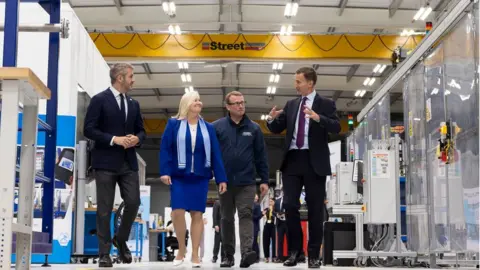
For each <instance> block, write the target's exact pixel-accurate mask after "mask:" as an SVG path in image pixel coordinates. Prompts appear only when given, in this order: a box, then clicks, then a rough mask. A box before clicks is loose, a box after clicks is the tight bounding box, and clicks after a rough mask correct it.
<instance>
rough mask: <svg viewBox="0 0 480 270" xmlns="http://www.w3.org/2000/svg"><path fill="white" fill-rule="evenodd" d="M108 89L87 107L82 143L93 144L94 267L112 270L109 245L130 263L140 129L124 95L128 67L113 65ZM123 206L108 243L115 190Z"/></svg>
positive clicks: (131, 101)
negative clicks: (96, 264) (96, 249)
mask: <svg viewBox="0 0 480 270" xmlns="http://www.w3.org/2000/svg"><path fill="white" fill-rule="evenodd" d="M110 80H111V83H112V86H111V87H109V88H108V89H107V90H105V91H103V92H100V93H98V94H97V95H95V96H94V97H93V98H92V100H91V101H90V105H89V106H88V109H87V114H86V116H85V126H84V134H85V137H87V138H89V139H91V140H93V141H95V147H94V149H93V150H92V168H93V169H94V170H95V184H96V189H97V205H98V208H97V236H98V245H99V256H100V258H99V266H100V267H112V260H111V258H110V256H109V254H110V248H111V245H112V242H113V245H114V246H115V247H116V248H117V249H118V254H119V258H120V260H122V261H123V263H131V262H132V255H131V253H130V250H129V249H128V247H127V243H126V241H127V240H128V236H129V235H130V230H131V227H132V224H133V221H134V220H135V217H136V215H137V211H138V207H139V206H140V184H139V179H138V162H137V155H136V152H135V147H136V146H139V145H140V144H141V143H142V142H143V140H145V129H144V127H143V119H142V115H141V113H140V106H139V104H138V102H137V101H136V100H134V99H132V98H131V97H129V96H128V95H127V92H129V91H130V90H131V89H132V86H133V83H134V81H135V80H134V77H133V66H131V65H129V64H115V65H114V66H113V67H112V68H111V69H110ZM116 184H118V185H119V187H120V194H121V196H122V199H123V201H124V203H125V210H124V211H123V217H122V223H121V224H120V227H119V229H118V232H117V234H116V235H115V236H114V237H113V240H112V238H111V236H110V235H111V234H110V220H111V214H112V210H113V202H114V200H115V186H116Z"/></svg>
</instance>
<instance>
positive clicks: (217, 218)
mask: <svg viewBox="0 0 480 270" xmlns="http://www.w3.org/2000/svg"><path fill="white" fill-rule="evenodd" d="M220 211H221V210H220V200H215V202H214V203H213V217H212V220H213V229H214V230H215V240H214V244H213V258H212V262H213V263H216V262H217V260H218V252H219V251H220V243H221V242H222V235H221V232H220V231H221V228H220V225H221V222H222V215H221V213H220ZM220 258H221V259H222V260H223V250H222V252H221V253H220Z"/></svg>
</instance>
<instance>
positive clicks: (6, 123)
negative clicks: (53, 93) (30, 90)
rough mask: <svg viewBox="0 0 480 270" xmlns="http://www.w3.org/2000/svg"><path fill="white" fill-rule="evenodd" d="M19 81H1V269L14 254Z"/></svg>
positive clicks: (7, 267) (7, 264) (4, 267)
mask: <svg viewBox="0 0 480 270" xmlns="http://www.w3.org/2000/svg"><path fill="white" fill-rule="evenodd" d="M19 85H20V83H19V81H16V80H12V81H7V80H6V81H3V82H2V118H1V122H0V123H1V124H0V149H1V154H0V233H1V234H0V241H1V243H2V245H1V246H0V268H1V269H10V267H11V254H12V231H13V230H12V229H13V228H12V221H13V200H14V192H15V172H16V170H15V168H16V156H17V131H18V104H19V101H20V95H21V94H20V91H18V88H19Z"/></svg>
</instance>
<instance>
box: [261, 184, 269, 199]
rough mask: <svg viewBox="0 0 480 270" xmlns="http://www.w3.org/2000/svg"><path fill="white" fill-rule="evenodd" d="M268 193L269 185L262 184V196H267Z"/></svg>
mask: <svg viewBox="0 0 480 270" xmlns="http://www.w3.org/2000/svg"><path fill="white" fill-rule="evenodd" d="M267 192H268V184H261V185H260V193H261V196H262V197H263V196H265V195H267Z"/></svg>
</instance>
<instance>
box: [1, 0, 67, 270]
mask: <svg viewBox="0 0 480 270" xmlns="http://www.w3.org/2000/svg"><path fill="white" fill-rule="evenodd" d="M22 2H35V3H38V4H40V5H41V6H42V7H43V8H44V9H45V11H46V12H47V13H49V14H50V24H52V25H58V24H59V23H60V8H61V1H60V0H37V1H35V0H27V1H22ZM19 8H20V0H6V1H5V24H4V50H3V66H4V67H16V66H17V50H18V32H19V24H18V21H19ZM49 35H50V37H49V50H48V83H47V87H48V88H49V89H50V91H51V97H50V99H49V100H48V101H47V113H46V123H43V125H42V126H44V128H43V129H40V130H39V131H44V132H46V133H47V136H46V139H45V162H44V175H45V177H46V178H48V179H50V180H51V181H48V182H44V183H43V197H42V206H43V207H42V232H45V233H48V234H49V242H50V243H52V237H53V217H54V215H53V209H54V208H53V201H54V189H55V181H54V180H55V179H54V178H55V160H56V141H57V129H56V127H57V105H58V100H57V98H58V94H57V92H58V66H59V55H60V53H59V50H60V33H59V32H57V31H54V32H50V34H49ZM7 86H8V84H7V85H5V84H4V85H3V90H4V94H3V99H4V100H5V98H6V96H5V89H6V87H7ZM10 87H14V86H13V85H12V86H10ZM13 101H14V100H12V104H13V103H14V102H13ZM4 103H6V104H8V102H4ZM6 104H4V105H3V106H2V111H3V112H5V110H6V106H8V105H6ZM17 104H18V102H17V103H16V104H15V106H16V107H17V106H18V105H17ZM24 105H25V104H24ZM37 109H38V108H37ZM12 110H13V109H12ZM16 110H17V116H13V115H10V116H9V117H12V118H9V119H8V121H2V130H3V129H4V125H7V123H12V124H11V125H10V126H11V127H10V126H9V127H10V128H14V127H15V132H16V131H17V128H18V127H17V121H16V120H13V117H18V107H17V108H16ZM23 110H24V124H26V125H24V126H22V129H23V132H22V141H23V140H24V139H27V140H32V141H35V142H36V139H37V138H36V134H37V133H36V132H35V133H34V132H33V131H31V130H28V131H27V130H26V128H27V125H28V124H30V123H29V122H28V121H35V124H36V123H37V122H38V120H37V118H38V110H37V114H36V115H35V119H33V120H32V119H30V118H31V117H26V116H27V114H28V113H27V111H29V110H30V109H29V108H26V107H24V109H23ZM2 117H5V114H2ZM25 118H27V119H28V120H27V119H25ZM15 119H16V118H15ZM13 122H15V123H13ZM29 131H30V132H29ZM32 134H35V137H34V138H33V137H32ZM25 136H26V137H25ZM27 137H28V138H27ZM30 137H32V138H30ZM14 138H15V141H9V143H11V144H13V145H15V146H16V143H17V142H16V136H15V137H14ZM3 139H4V138H3V136H2V139H1V140H2V141H3ZM5 139H6V138H5ZM9 147H11V145H9ZM15 150H16V149H15ZM2 151H4V150H3V147H2ZM15 155H16V151H15V153H12V154H11V155H6V154H5V153H4V154H3V155H2V156H9V157H15ZM22 156H24V149H23V147H22ZM14 160H15V159H14ZM23 162H28V161H24V159H23V158H22V163H23ZM32 162H33V161H32ZM32 164H34V163H32ZM8 165H11V164H7V165H3V164H2V165H0V166H2V168H3V167H4V166H5V169H2V170H1V171H2V173H5V174H8V176H10V174H12V173H13V174H14V173H15V166H13V167H12V166H8ZM14 165H15V164H14ZM24 165H25V164H23V165H22V166H21V169H20V174H21V176H20V182H22V180H24V177H28V176H25V175H26V174H30V172H27V171H23V169H22V168H23V167H24ZM27 165H29V164H27ZM7 167H8V168H7ZM10 167H12V168H10ZM8 170H10V171H11V172H10V171H8ZM25 170H27V169H25ZM22 172H24V173H23V174H22ZM22 175H24V176H22ZM34 176H35V173H33V177H34ZM9 178H11V177H5V180H8V179H9ZM12 180H13V179H12ZM25 180H28V181H31V180H32V178H30V179H25ZM25 180H24V181H25ZM12 184H13V182H12ZM32 184H33V182H32ZM20 186H21V187H22V184H20ZM8 192H11V193H12V195H11V196H10V197H12V196H13V190H10V191H8ZM5 196H8V194H5ZM2 197H3V196H2ZM3 198H5V197H3ZM2 201H3V200H2ZM12 201H13V197H12V200H10V201H8V200H6V201H3V202H4V205H2V207H10V204H11V203H12ZM6 204H9V205H8V206H7V205H6ZM19 205H20V204H19ZM19 221H20V215H19ZM5 235H6V237H7V238H8V237H11V232H10V231H8V230H7V231H6V234H5ZM10 240H11V239H10ZM25 243H26V242H25ZM7 245H8V244H7ZM17 246H18V245H17ZM10 248H11V243H10V245H9V246H8V247H6V249H10ZM30 248H31V238H30ZM17 250H18V248H17ZM10 254H11V253H9V252H7V253H3V255H4V256H3V258H2V261H3V263H2V265H1V266H0V267H5V268H6V267H7V265H6V263H5V262H6V261H7V260H8V268H10ZM19 255H21V254H17V260H16V261H17V269H18V268H19V267H20V265H22V267H25V266H27V268H25V269H28V268H29V264H30V258H28V259H27V258H23V257H21V256H19ZM45 264H48V262H47V257H46V261H45Z"/></svg>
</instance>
